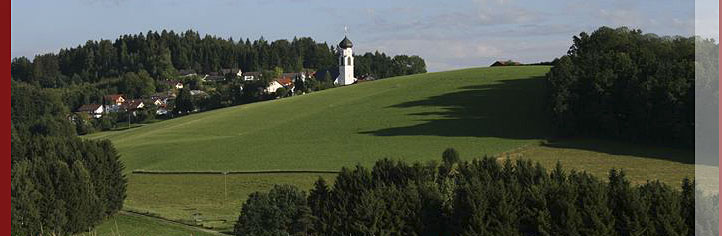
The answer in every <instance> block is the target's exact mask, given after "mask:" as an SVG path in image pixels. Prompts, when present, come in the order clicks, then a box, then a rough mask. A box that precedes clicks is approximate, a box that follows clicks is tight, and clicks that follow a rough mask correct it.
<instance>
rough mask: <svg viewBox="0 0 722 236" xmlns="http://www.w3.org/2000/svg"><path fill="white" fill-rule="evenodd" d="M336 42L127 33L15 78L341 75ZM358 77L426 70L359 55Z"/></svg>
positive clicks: (412, 61) (47, 84)
mask: <svg viewBox="0 0 722 236" xmlns="http://www.w3.org/2000/svg"><path fill="white" fill-rule="evenodd" d="M336 55H337V48H336V46H335V42H333V43H332V44H331V45H328V44H327V43H326V42H323V43H319V42H316V41H314V40H313V39H311V38H308V37H303V38H294V39H293V40H291V41H289V40H285V39H281V40H276V41H273V42H269V41H267V40H265V39H264V38H263V37H261V38H260V39H258V40H255V41H253V42H251V41H250V40H249V39H245V41H244V40H238V41H236V40H234V39H233V38H229V39H223V38H220V37H215V36H211V35H205V36H203V37H201V35H200V34H199V33H198V32H195V31H192V30H188V31H186V32H184V33H180V34H178V33H175V32H173V31H166V30H163V31H162V32H160V33H159V32H156V31H149V32H147V33H146V34H145V35H144V34H142V33H140V34H136V35H123V36H120V37H119V38H118V39H116V40H115V41H111V40H100V41H92V40H91V41H88V42H87V43H85V45H79V46H77V47H75V48H69V49H62V50H60V52H59V53H57V54H55V53H49V54H43V55H37V56H35V58H34V59H33V60H32V61H30V60H29V59H27V58H25V57H19V58H14V59H13V60H12V62H11V74H12V77H13V79H15V80H17V81H23V82H28V83H31V84H36V85H39V86H40V87H44V88H60V87H67V86H70V85H80V84H83V83H91V84H92V83H100V82H101V81H104V80H106V79H109V78H119V77H122V76H123V75H124V74H125V73H127V72H135V73H139V72H140V71H146V72H147V73H148V74H149V76H150V77H152V78H154V79H156V80H168V79H174V78H176V76H177V71H179V70H192V71H194V72H196V73H198V74H208V73H211V72H220V71H221V69H230V68H239V69H241V70H242V71H244V72H249V71H258V72H261V71H264V70H274V69H275V68H280V69H282V70H283V71H286V72H300V71H302V70H303V69H312V70H315V71H318V72H319V74H321V75H322V74H323V72H324V71H329V72H331V74H332V75H336V74H337V73H338V60H337V56H336ZM355 57H356V65H355V71H354V72H355V74H356V75H365V74H370V75H373V76H374V77H376V78H386V77H391V76H396V75H406V74H415V73H424V72H426V64H425V62H424V60H423V59H421V58H420V57H418V56H407V55H397V56H394V57H390V56H387V55H386V54H384V53H379V52H378V51H377V52H374V53H371V52H368V53H365V54H362V55H356V56H355Z"/></svg>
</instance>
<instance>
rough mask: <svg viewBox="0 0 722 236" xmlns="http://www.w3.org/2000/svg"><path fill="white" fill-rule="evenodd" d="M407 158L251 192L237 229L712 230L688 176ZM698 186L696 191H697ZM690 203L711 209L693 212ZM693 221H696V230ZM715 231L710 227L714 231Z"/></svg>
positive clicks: (449, 154) (450, 155)
mask: <svg viewBox="0 0 722 236" xmlns="http://www.w3.org/2000/svg"><path fill="white" fill-rule="evenodd" d="M442 159H443V161H442V162H441V163H438V162H436V161H432V162H428V163H419V162H416V163H413V164H407V163H405V162H403V161H393V160H388V159H383V160H380V161H378V162H376V164H375V165H374V166H373V167H372V168H371V169H368V168H365V167H363V166H360V165H357V166H356V167H355V168H352V169H349V168H342V169H341V172H340V173H339V175H338V176H337V177H336V179H335V181H334V182H333V184H331V185H329V184H328V183H327V182H326V181H325V180H324V179H322V178H319V180H318V181H317V182H316V183H315V186H314V188H313V189H312V190H311V191H310V193H309V194H306V193H305V192H304V191H301V190H299V189H298V188H296V187H294V186H290V185H278V186H274V187H273V189H271V190H270V191H269V192H255V193H252V194H251V195H249V198H248V199H247V200H246V202H245V203H244V204H243V205H242V208H241V212H240V216H239V218H238V221H237V223H236V225H235V228H234V234H235V235H695V234H696V235H717V233H718V225H717V224H716V221H715V220H716V218H714V217H712V216H716V214H715V213H716V212H718V209H719V207H718V205H717V198H716V197H703V194H701V192H699V190H696V189H695V186H694V182H693V181H690V180H689V179H685V180H683V181H682V186H681V190H679V189H675V188H672V187H670V186H668V185H666V184H663V183H660V182H659V181H648V182H647V183H646V184H642V185H639V186H633V185H632V184H630V182H629V181H628V180H627V178H626V177H625V174H624V171H619V170H614V169H613V170H611V171H610V172H609V176H608V180H607V181H602V180H600V179H598V178H596V177H594V176H592V175H590V174H588V173H586V172H577V171H566V170H564V169H563V168H562V167H561V165H559V164H557V166H556V167H554V168H553V169H552V170H550V171H548V170H546V169H545V168H544V167H542V166H541V165H540V164H538V163H536V164H533V163H532V162H531V161H529V160H517V161H511V160H509V159H507V160H506V161H505V162H503V163H501V162H499V161H498V160H496V159H495V158H488V157H487V158H483V159H475V160H471V161H462V160H460V159H459V156H458V153H457V152H456V151H455V150H453V149H447V150H446V151H445V152H444V153H443V155H442ZM695 193H696V194H695ZM695 203H698V204H700V206H703V207H704V208H706V209H709V212H707V213H708V214H709V215H698V216H697V217H698V218H697V221H695ZM695 226H696V227H695ZM713 233H714V234H713Z"/></svg>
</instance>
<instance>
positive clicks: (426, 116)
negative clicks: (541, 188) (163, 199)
mask: <svg viewBox="0 0 722 236" xmlns="http://www.w3.org/2000/svg"><path fill="white" fill-rule="evenodd" d="M548 70H549V67H545V66H535V67H503V68H476V69H466V70H458V71H450V72H440V73H428V74H420V75H412V76H403V77H397V78H393V79H385V80H379V81H374V82H367V83H361V84H358V85H353V86H347V87H341V88H336V89H330V90H324V91H320V92H315V93H311V94H307V95H302V96H296V97H291V98H285V99H280V100H273V101H267V102H259V103H253V104H248V105H242V106H235V107H230V108H225V109H220V110H214V111H209V112H203V113H198V114H193V115H189V116H186V117H181V118H177V119H173V120H168V121H164V122H158V123H154V124H148V125H144V126H142V127H137V128H133V129H128V130H123V131H113V132H102V133H97V134H93V135H90V136H88V137H90V138H107V139H110V140H111V141H113V143H114V145H115V147H116V148H117V149H118V150H119V152H120V153H121V154H122V159H123V160H124V162H125V164H126V167H127V169H128V170H134V169H146V170H220V171H230V170H338V169H339V168H341V167H342V166H351V165H355V164H357V163H360V164H363V165H371V164H372V163H373V162H375V161H376V160H377V159H379V158H383V157H392V158H397V159H403V160H407V161H409V162H413V161H419V160H428V159H435V158H436V157H437V156H438V154H439V153H440V152H441V151H443V150H444V149H445V148H447V147H454V148H456V149H457V150H458V151H459V152H460V153H461V154H462V155H465V156H482V155H485V154H489V155H495V154H498V153H501V152H504V151H508V150H511V149H515V148H519V147H521V146H524V145H530V144H535V143H539V142H540V141H541V140H543V139H544V138H545V137H544V135H545V134H546V128H547V127H546V125H547V124H548V118H547V117H545V116H543V115H540V114H545V113H544V112H543V111H544V104H543V100H544V99H543V98H544V91H545V90H544V89H543V87H544V85H545V82H544V79H543V78H542V76H543V75H544V74H545V73H546V72H547V71H548Z"/></svg>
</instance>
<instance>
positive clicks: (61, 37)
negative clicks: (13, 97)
mask: <svg viewBox="0 0 722 236" xmlns="http://www.w3.org/2000/svg"><path fill="white" fill-rule="evenodd" d="M249 9H253V10H249ZM695 10H698V11H699V9H695V4H694V2H679V1H674V0H663V1H661V2H660V1H643V2H641V3H640V2H627V1H618V0H604V1H594V2H585V3H583V4H582V3H578V2H576V1H572V0H564V1H555V2H553V3H546V2H544V3H540V2H534V1H519V0H471V1H460V2H456V1H455V2H449V3H445V4H444V5H439V4H438V3H435V2H433V1H430V0H429V1H415V2H414V4H408V3H407V2H406V1H400V2H383V1H380V0H372V1H367V2H353V1H340V2H338V3H336V4H334V5H333V6H327V5H326V4H325V2H323V1H318V0H307V1H298V0H275V1H231V0H218V1H212V2H210V3H208V2H194V1H187V0H162V1H153V2H144V1H140V0H71V1H63V2H56V1H51V0H40V1H39V2H17V1H13V2H12V3H11V11H12V14H11V57H12V58H16V57H20V56H25V57H27V58H33V57H34V56H35V55H40V54H45V53H57V52H58V51H60V50H61V49H64V48H74V47H77V46H78V45H83V44H85V42H87V41H88V40H93V41H98V40H101V39H107V40H111V41H113V40H115V39H117V38H118V37H119V36H121V35H133V34H138V33H143V34H144V35H145V34H146V33H147V32H148V31H157V32H161V31H162V30H164V29H165V30H168V31H171V30H172V31H174V32H176V33H183V32H185V31H186V30H189V29H190V30H193V31H196V32H198V33H199V34H200V35H201V36H205V35H212V36H216V37H220V38H223V39H228V38H233V39H234V40H236V41H237V40H239V39H243V40H244V41H245V39H246V38H248V39H250V40H257V39H259V38H260V37H263V38H264V39H266V40H268V41H275V40H281V39H286V40H289V41H290V40H292V39H293V37H294V36H296V37H298V38H300V37H310V38H312V39H314V40H315V41H317V42H326V43H328V44H329V45H334V44H336V43H338V41H340V40H341V39H343V36H344V26H348V27H349V34H348V36H349V38H350V39H351V40H352V41H353V42H354V47H355V48H354V51H355V52H356V54H362V53H365V52H374V51H379V52H384V53H386V54H387V55H398V54H405V55H418V56H420V57H422V58H424V59H425V60H426V62H427V69H428V70H429V71H430V72H434V71H445V70H451V69H460V68H467V67H475V66H486V65H489V64H491V63H493V62H494V61H497V60H514V61H519V62H522V63H537V62H543V61H551V60H553V59H554V58H557V57H560V56H562V55H564V54H565V53H566V51H567V49H568V48H569V46H571V44H572V37H573V36H574V35H578V34H579V33H581V32H592V31H594V30H596V29H597V28H599V27H602V26H608V27H612V28H617V27H621V26H627V27H629V28H632V29H641V30H642V31H643V32H645V33H654V34H657V35H660V36H664V35H669V36H674V35H680V36H685V37H688V36H693V35H701V36H702V37H705V38H714V39H715V40H718V38H719V36H718V35H717V34H715V33H705V32H695V23H697V21H695ZM275 16H280V17H275Z"/></svg>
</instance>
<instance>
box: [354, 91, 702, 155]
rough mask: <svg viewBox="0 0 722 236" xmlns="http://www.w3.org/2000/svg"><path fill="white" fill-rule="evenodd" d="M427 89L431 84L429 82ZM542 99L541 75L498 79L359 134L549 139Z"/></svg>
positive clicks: (631, 150) (598, 144) (634, 150)
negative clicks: (408, 120)
mask: <svg viewBox="0 0 722 236" xmlns="http://www.w3.org/2000/svg"><path fill="white" fill-rule="evenodd" d="M429 86H433V84H430V85H429ZM545 98H546V81H545V80H544V77H529V78H521V79H510V80H501V81H498V82H497V83H492V84H486V85H475V86H465V87H460V88H459V89H458V90H456V91H454V92H451V93H446V94H442V95H438V96H433V97H429V98H426V99H422V100H417V101H410V102H404V103H400V104H396V105H392V106H389V107H386V108H385V109H412V110H413V111H410V112H408V113H406V115H407V116H412V117H418V119H417V121H421V123H418V124H415V125H409V126H400V127H388V128H382V129H378V130H372V131H362V132H359V133H361V134H369V135H374V136H440V137H497V138H508V139H549V138H551V136H552V132H551V131H552V127H551V122H550V113H549V110H548V109H547V107H548V104H547V103H546V99H545ZM420 107H427V108H429V110H434V111H430V112H418V110H419V109H418V108H420ZM439 110H440V111H439ZM414 111H416V112H414ZM544 145H545V146H548V147H555V148H571V149H580V150H588V151H595V152H601V153H607V154H612V155H629V156H638V157H647V158H655V159H662V160H670V161H675V162H680V163H687V164H689V163H694V152H692V151H690V150H679V149H673V148H663V147H650V146H645V145H638V144H628V143H624V142H617V141H607V140H600V139H576V138H575V139H569V140H555V141H549V142H546V143H545V144H544Z"/></svg>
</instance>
